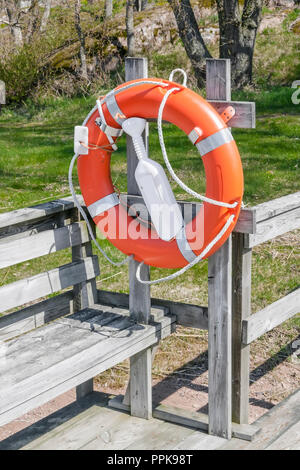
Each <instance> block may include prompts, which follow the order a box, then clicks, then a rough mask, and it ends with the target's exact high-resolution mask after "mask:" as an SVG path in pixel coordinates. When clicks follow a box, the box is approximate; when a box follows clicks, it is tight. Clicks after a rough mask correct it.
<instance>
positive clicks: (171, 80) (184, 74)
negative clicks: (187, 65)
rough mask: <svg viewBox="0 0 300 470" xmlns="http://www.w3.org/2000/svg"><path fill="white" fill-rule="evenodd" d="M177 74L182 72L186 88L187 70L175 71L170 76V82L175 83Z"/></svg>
mask: <svg viewBox="0 0 300 470" xmlns="http://www.w3.org/2000/svg"><path fill="white" fill-rule="evenodd" d="M177 72H180V73H181V74H182V75H183V84H182V85H183V86H184V87H186V84H187V73H186V71H185V70H183V69H174V70H172V72H171V73H170V76H169V81H170V82H173V78H174V75H175V73H177Z"/></svg>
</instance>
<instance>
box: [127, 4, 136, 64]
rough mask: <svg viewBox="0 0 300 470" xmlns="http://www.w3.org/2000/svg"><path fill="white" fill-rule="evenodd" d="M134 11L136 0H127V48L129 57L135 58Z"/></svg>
mask: <svg viewBox="0 0 300 470" xmlns="http://www.w3.org/2000/svg"><path fill="white" fill-rule="evenodd" d="M133 9H134V0H127V2H126V32H127V48H128V56H129V57H134V55H135V40H134V11H133Z"/></svg>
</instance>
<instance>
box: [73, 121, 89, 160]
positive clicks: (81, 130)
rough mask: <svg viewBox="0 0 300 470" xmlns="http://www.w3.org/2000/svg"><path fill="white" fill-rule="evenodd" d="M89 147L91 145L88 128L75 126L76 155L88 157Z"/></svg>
mask: <svg viewBox="0 0 300 470" xmlns="http://www.w3.org/2000/svg"><path fill="white" fill-rule="evenodd" d="M82 144H84V145H82ZM88 145H89V129H88V127H86V126H75V128H74V153H75V154H77V155H88V153H89V149H88Z"/></svg>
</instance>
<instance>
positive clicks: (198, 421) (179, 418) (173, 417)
mask: <svg viewBox="0 0 300 470" xmlns="http://www.w3.org/2000/svg"><path fill="white" fill-rule="evenodd" d="M108 404H109V406H110V407H111V408H114V409H116V410H121V411H125V412H129V406H128V405H125V404H124V401H123V395H118V396H116V397H114V398H111V399H110V400H109V402H108ZM153 416H154V417H155V418H157V419H160V420H162V421H168V422H170V423H174V424H178V425H180V426H188V427H190V428H195V429H198V430H200V431H203V432H205V433H206V432H207V431H208V416H207V415H206V414H204V413H199V412H196V411H190V410H183V409H182V408H177V407H174V406H169V405H162V404H160V405H158V406H157V407H156V408H154V409H153ZM258 431H259V427H258V426H254V425H252V424H251V425H249V424H237V423H232V435H233V436H234V437H236V438H238V439H243V440H245V441H252V440H253V439H254V437H255V436H256V434H257V433H258ZM209 437H213V436H209ZM217 439H220V442H221V444H222V442H224V443H225V442H227V441H226V440H225V439H224V438H217Z"/></svg>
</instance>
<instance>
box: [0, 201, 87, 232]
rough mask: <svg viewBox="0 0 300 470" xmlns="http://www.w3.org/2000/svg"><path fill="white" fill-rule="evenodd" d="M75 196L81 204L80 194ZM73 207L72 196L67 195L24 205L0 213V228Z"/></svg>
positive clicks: (31, 220) (38, 218)
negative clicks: (27, 205) (33, 204)
mask: <svg viewBox="0 0 300 470" xmlns="http://www.w3.org/2000/svg"><path fill="white" fill-rule="evenodd" d="M77 197H78V200H79V201H80V203H81V204H82V203H83V198H82V196H77ZM74 207H75V205H74V202H73V198H72V196H68V197H65V198H63V199H57V200H55V201H50V202H46V203H44V204H38V205H36V206H32V207H26V208H24V209H16V210H14V211H10V212H5V213H3V214H0V229H2V228H4V227H9V226H11V225H16V224H22V223H28V222H33V221H35V220H40V219H41V218H43V217H48V216H49V215H53V214H58V213H60V212H65V211H67V210H70V209H74Z"/></svg>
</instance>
